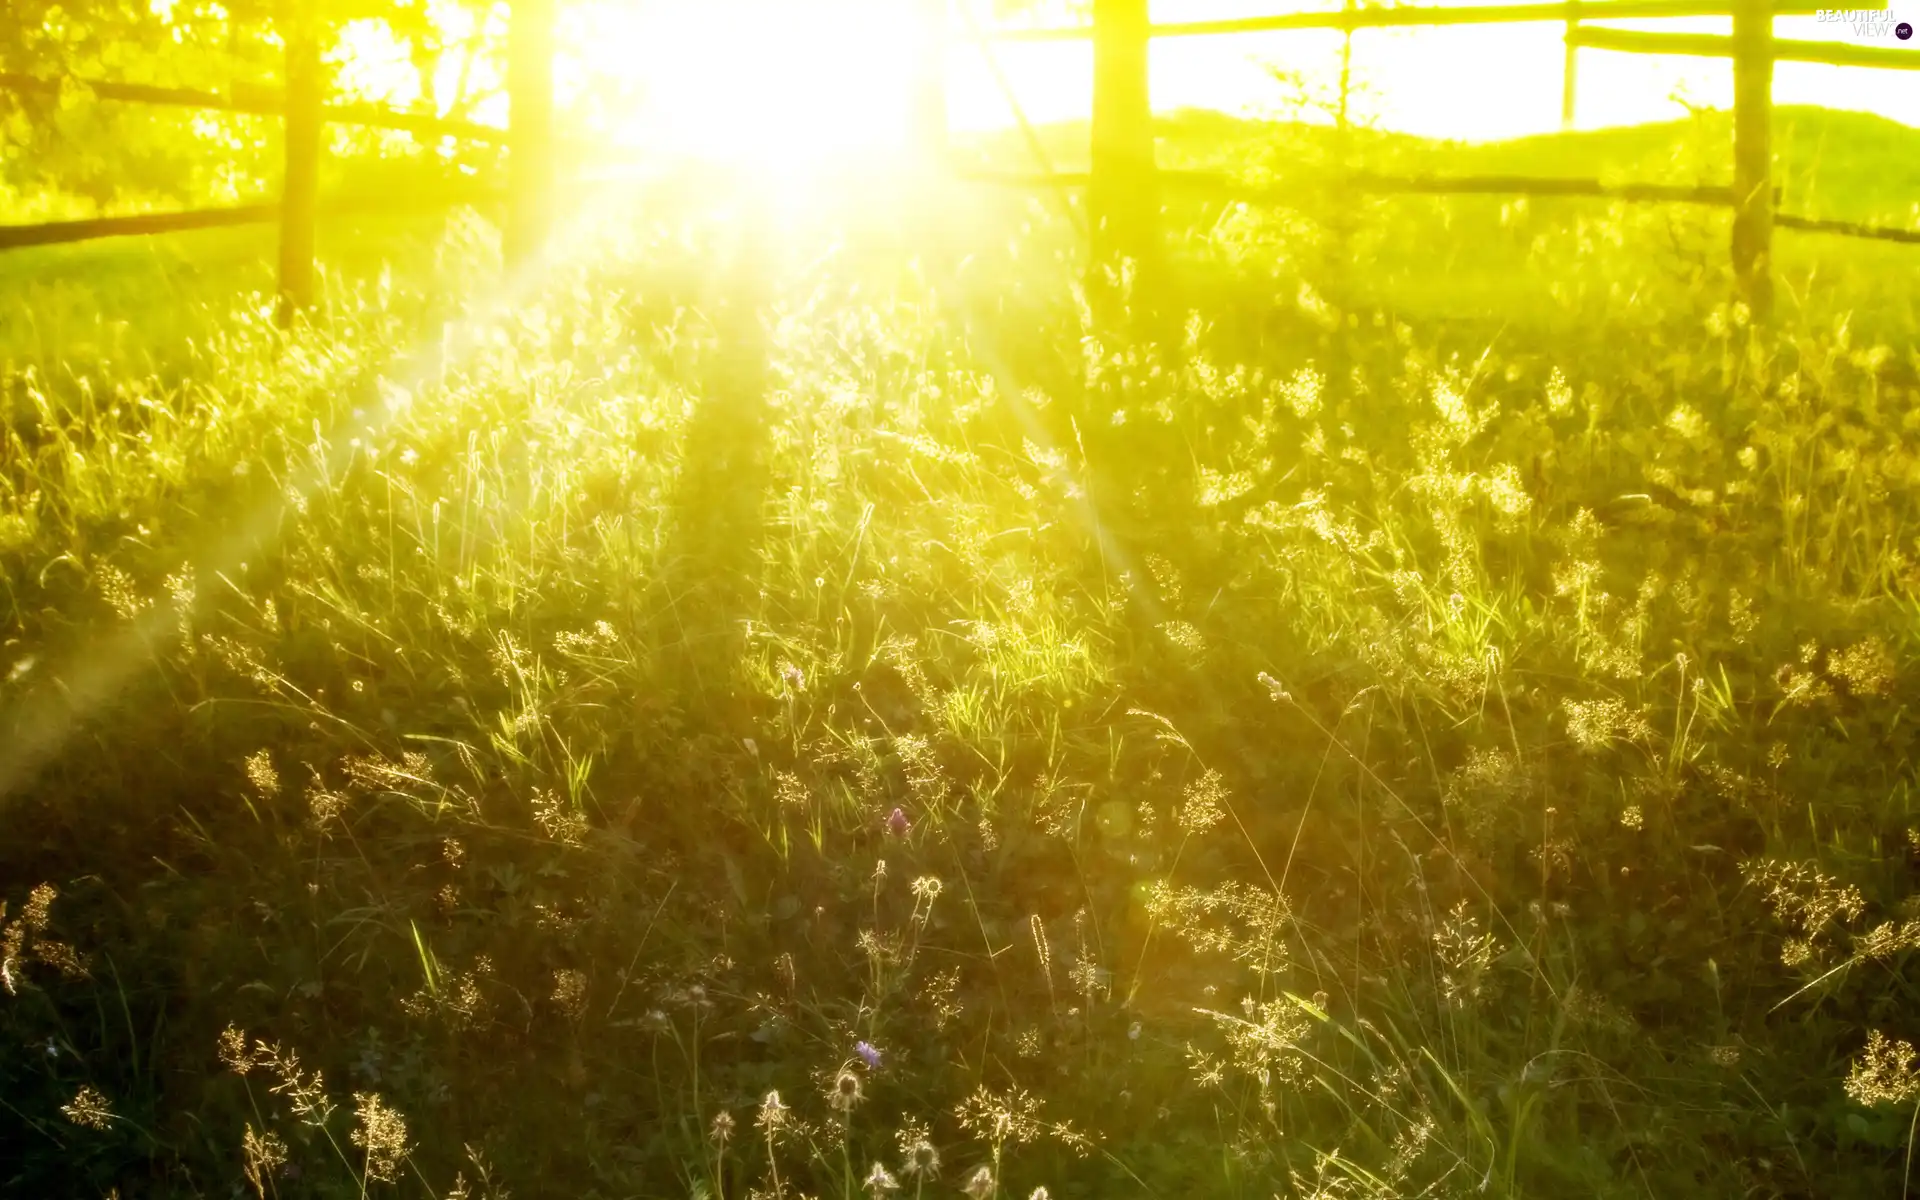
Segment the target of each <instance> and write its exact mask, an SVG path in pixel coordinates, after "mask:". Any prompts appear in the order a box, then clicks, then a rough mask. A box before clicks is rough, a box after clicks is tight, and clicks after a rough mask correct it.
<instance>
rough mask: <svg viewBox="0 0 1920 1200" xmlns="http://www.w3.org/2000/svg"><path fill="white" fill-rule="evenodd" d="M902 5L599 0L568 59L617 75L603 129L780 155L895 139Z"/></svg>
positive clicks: (800, 156) (828, 153)
mask: <svg viewBox="0 0 1920 1200" xmlns="http://www.w3.org/2000/svg"><path fill="white" fill-rule="evenodd" d="M913 18H914V6H913V5H911V4H905V3H901V2H900V0H813V2H809V3H804V4H800V3H793V2H792V0H699V2H698V3H686V2H685V0H597V2H596V3H592V4H589V5H585V6H582V9H581V10H579V11H578V13H577V16H576V17H575V21H576V24H575V27H574V32H575V34H576V37H575V38H574V39H572V40H573V42H574V45H573V47H572V49H573V50H574V52H575V53H576V54H578V55H579V58H578V59H577V60H575V62H574V63H573V65H572V71H573V72H577V78H578V79H597V78H608V77H618V78H623V79H625V80H627V81H629V84H630V87H631V89H632V94H631V96H630V100H629V104H630V106H631V111H628V112H625V113H614V114H610V117H611V120H610V126H611V127H610V128H609V129H608V130H607V131H606V132H607V133H608V134H610V135H611V136H613V137H614V138H616V139H618V140H620V141H623V142H625V143H627V144H629V145H633V146H644V147H647V148H649V149H659V150H664V151H666V152H669V153H673V154H685V155H690V156H693V157H696V158H703V159H711V160H716V161H720V162H726V163H731V164H750V165H754V166H770V167H788V168H791V167H797V166H800V165H803V164H806V163H810V162H815V161H819V160H822V159H826V160H831V159H835V158H840V157H844V156H846V155H848V154H871V153H874V152H890V151H897V150H900V149H902V148H903V147H904V146H905V145H906V142H907V138H908V137H909V135H910V130H911V116H910V114H911V95H912V88H913V82H914V79H915V77H916V74H917V70H918V67H919V61H918V55H917V48H918V46H919V44H920V43H919V33H918V29H917V26H916V23H915V21H914V19H913ZM559 82H560V85H561V86H562V87H563V88H564V87H566V86H567V85H568V84H569V82H570V80H569V79H568V78H567V77H566V75H564V74H563V76H562V78H561V79H560V81H559Z"/></svg>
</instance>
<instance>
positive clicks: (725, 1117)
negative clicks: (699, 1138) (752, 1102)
mask: <svg viewBox="0 0 1920 1200" xmlns="http://www.w3.org/2000/svg"><path fill="white" fill-rule="evenodd" d="M707 1140H708V1141H710V1142H712V1143H713V1144H714V1145H716V1146H724V1145H726V1144H727V1143H728V1142H730V1141H732V1140H733V1114H732V1113H730V1112H728V1111H726V1110H725V1109H721V1110H720V1112H719V1114H718V1115H716V1116H715V1117H714V1118H713V1124H711V1125H709V1126H707Z"/></svg>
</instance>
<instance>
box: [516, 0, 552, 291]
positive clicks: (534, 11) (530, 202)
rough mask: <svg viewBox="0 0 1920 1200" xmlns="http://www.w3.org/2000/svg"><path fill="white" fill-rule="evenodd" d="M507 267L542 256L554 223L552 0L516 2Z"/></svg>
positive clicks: (522, 263) (519, 264)
mask: <svg viewBox="0 0 1920 1200" xmlns="http://www.w3.org/2000/svg"><path fill="white" fill-rule="evenodd" d="M507 94H508V105H509V109H508V124H509V130H508V135H509V137H508V140H509V143H510V147H511V148H510V149H509V150H508V152H507V228H506V237H505V239H504V249H505V252H506V260H507V266H508V267H510V268H511V267H518V266H523V265H525V264H526V263H527V262H529V261H531V260H532V259H534V258H536V257H538V256H539V254H540V252H541V250H542V249H543V248H544V247H545V245H546V240H547V234H548V232H549V230H550V228H551V226H552V223H553V159H554V155H553V0H513V11H512V14H511V21H510V24H509V26H508V30H507Z"/></svg>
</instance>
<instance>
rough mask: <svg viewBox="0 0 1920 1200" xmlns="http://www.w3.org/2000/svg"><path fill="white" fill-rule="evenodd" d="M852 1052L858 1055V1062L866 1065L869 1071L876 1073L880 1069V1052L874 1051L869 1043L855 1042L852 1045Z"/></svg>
mask: <svg viewBox="0 0 1920 1200" xmlns="http://www.w3.org/2000/svg"><path fill="white" fill-rule="evenodd" d="M853 1052H854V1053H855V1054H858V1055H859V1056H860V1060H861V1061H862V1062H864V1063H866V1064H867V1069H868V1070H869V1071H878V1070H879V1069H880V1052H879V1051H878V1050H876V1049H874V1048H873V1046H872V1044H871V1043H868V1042H857V1043H855V1044H854V1047H853Z"/></svg>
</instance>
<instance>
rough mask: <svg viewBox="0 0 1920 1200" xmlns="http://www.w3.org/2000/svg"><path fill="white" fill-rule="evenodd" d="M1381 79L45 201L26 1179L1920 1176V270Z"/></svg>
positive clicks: (1544, 1187)
mask: <svg viewBox="0 0 1920 1200" xmlns="http://www.w3.org/2000/svg"><path fill="white" fill-rule="evenodd" d="M1781 120H1782V122H1783V125H1782V129H1781V132H1780V135H1779V138H1778V145H1779V148H1780V154H1781V164H1780V170H1781V172H1782V178H1783V179H1784V180H1785V181H1786V187H1787V199H1786V201H1785V203H1786V204H1787V206H1788V207H1789V208H1791V209H1793V210H1794V211H1799V212H1803V213H1806V214H1808V215H1814V216H1837V217H1842V218H1845V219H1855V220H1866V219H1878V220H1884V221H1901V220H1907V221H1908V222H1909V223H1910V216H1908V215H1907V214H1909V212H1910V210H1909V208H1908V207H1907V206H1908V205H1910V204H1911V203H1912V202H1913V200H1915V199H1920V182H1917V181H1916V180H1915V177H1914V175H1913V166H1912V164H1914V163H1916V162H1920V132H1916V131H1913V130H1907V129H1902V128H1901V127H1899V126H1895V125H1892V124H1891V123H1888V122H1884V121H1876V120H1874V119H1871V118H1862V117H1848V116H1844V115H1841V114H1830V113H1821V112H1817V111H1811V110H1791V109H1786V110H1782V112H1781ZM1041 133H1042V134H1043V135H1044V139H1045V140H1046V143H1047V144H1048V145H1051V146H1053V147H1055V148H1056V151H1057V157H1058V161H1059V163H1060V164H1061V165H1071V162H1070V159H1071V147H1072V146H1074V145H1077V144H1084V130H1075V129H1057V130H1055V129H1049V130H1043V131H1041ZM1330 137H1331V135H1330V133H1329V131H1327V130H1324V129H1311V128H1306V127H1295V126H1284V125H1258V124H1253V123H1233V122H1226V121H1224V120H1223V119H1219V118H1210V117H1201V116H1195V115H1183V116H1180V117H1176V118H1173V119H1171V120H1170V121H1169V122H1168V126H1167V131H1166V135H1165V138H1164V140H1163V146H1162V153H1163V160H1164V161H1166V162H1168V163H1170V164H1176V165H1197V166H1209V167H1219V166H1222V165H1225V166H1229V167H1232V168H1233V169H1235V170H1236V171H1239V172H1242V173H1244V174H1245V175H1247V176H1248V177H1249V178H1252V179H1255V180H1257V181H1259V182H1262V183H1266V184H1271V185H1273V186H1276V187H1279V186H1289V185H1294V184H1299V185H1300V187H1301V194H1302V197H1303V199H1302V201H1301V203H1300V205H1299V206H1298V207H1297V208H1286V209H1282V208H1270V207H1257V206H1250V205H1243V204H1230V203H1222V202H1217V201H1205V200H1201V199H1196V198H1192V197H1170V199H1169V202H1168V220H1169V243H1170V247H1171V267H1170V269H1169V271H1168V273H1167V275H1166V276H1165V277H1164V278H1163V279H1161V280H1159V281H1158V282H1157V287H1156V290H1155V291H1154V292H1153V293H1152V294H1144V293H1143V291H1141V290H1135V291H1133V292H1131V293H1129V292H1128V291H1127V285H1126V281H1125V280H1122V281H1120V282H1119V288H1120V294H1121V295H1122V296H1125V297H1127V302H1126V304H1125V305H1124V306H1121V307H1119V308H1116V307H1114V306H1112V305H1102V304H1098V303H1093V302H1091V301H1090V300H1089V298H1088V296H1087V294H1086V292H1085V289H1084V288H1083V287H1082V286H1081V278H1082V275H1081V271H1082V268H1083V263H1082V261H1081V250H1080V246H1081V244H1082V243H1081V230H1080V228H1079V225H1078V222H1079V221H1080V220H1082V219H1083V218H1081V217H1080V216H1078V212H1079V210H1078V208H1077V206H1076V205H1075V204H1070V203H1065V202H1063V201H1062V200H1061V199H1060V198H1058V197H1054V196H1049V195H1038V196H1031V197H1027V196H1018V195H1007V194H1001V193H995V192H990V191H986V190H980V189H964V188H959V187H956V186H954V185H951V184H945V183H940V182H937V181H930V180H925V179H922V180H917V181H906V182H894V183H886V184H873V185H871V186H866V185H863V186H861V187H859V188H857V189H855V188H847V189H840V190H829V189H824V188H823V189H822V190H821V192H820V193H819V195H818V196H817V197H816V198H815V199H814V201H813V202H811V203H808V204H793V205H787V206H771V205H768V204H767V203H765V200H764V197H756V195H755V194H754V193H753V191H752V189H743V190H728V189H727V188H725V187H723V186H721V184H719V183H714V182H709V183H708V184H706V185H702V186H701V187H698V188H693V189H683V190H681V191H672V190H661V191H653V192H646V193H641V194H626V193H618V192H613V191H606V192H603V193H596V194H595V195H594V196H593V197H592V198H591V199H590V201H588V202H586V203H585V207H586V209H587V210H588V211H586V212H585V213H584V215H582V216H581V217H580V218H579V221H578V223H577V224H576V225H575V227H574V231H573V232H572V233H571V234H570V235H569V239H568V245H567V246H566V247H565V248H564V252H563V253H561V254H559V255H558V257H557V260H556V263H555V265H554V266H553V267H552V269H551V271H550V272H549V273H547V274H546V275H545V276H544V277H541V278H539V279H533V280H529V279H521V280H515V281H509V282H508V283H506V284H503V283H502V282H501V272H500V270H499V266H498V246H497V236H496V234H495V232H494V230H493V227H492V226H491V224H490V223H489V222H488V221H487V220H485V219H484V218H483V217H482V216H481V215H479V214H475V213H472V212H461V213H457V214H455V215H454V216H452V217H450V218H448V219H447V220H445V221H434V222H420V221H401V220H397V219H394V220H383V221H368V220H363V221H360V222H348V221H345V220H341V221H337V222H334V223H332V224H330V225H329V226H327V227H326V229H325V230H323V244H322V249H323V252H324V253H325V254H326V255H327V264H326V265H327V274H326V292H327V301H326V306H325V310H324V313H323V314H322V315H320V316H318V317H316V319H314V320H313V321H312V322H310V323H305V324H302V325H301V326H300V327H298V328H296V329H294V330H292V331H291V332H289V331H283V330H281V329H279V328H278V327H276V325H275V324H274V322H273V321H272V319H271V316H272V314H271V298H270V296H269V295H268V293H267V289H268V288H269V287H270V276H269V274H268V264H267V259H268V257H269V256H270V251H271V234H270V233H269V232H258V233H252V232H237V233H219V234H195V235H182V236H177V237H172V238H167V239H160V240H155V241H149V242H124V243H105V244H101V245H97V246H87V247H79V248H71V249H62V250H46V251H31V252H21V253H17V254H12V255H9V256H6V257H5V258H3V259H0V367H3V368H4V371H3V372H0V412H3V413H4V414H5V425H4V437H0V580H4V582H5V587H6V593H5V621H4V630H5V632H4V639H3V640H4V646H3V647H0V821H4V827H5V837H4V838H3V839H0V902H3V903H4V905H5V907H4V911H0V992H3V993H4V994H0V1192H4V1193H5V1194H7V1195H19V1196H88V1197H94V1196H111V1195H118V1196H120V1197H126V1198H129V1200H131V1198H132V1197H136V1196H168V1197H172V1196H216V1195H217V1196H223V1197H225V1196H259V1197H262V1198H266V1197H306V1196H312V1197H365V1196H381V1195H404V1196H430V1197H435V1198H445V1200H451V1198H453V1197H461V1198H463V1200H469V1198H479V1197H505V1196H507V1195H510V1194H511V1195H514V1196H519V1197H522V1198H526V1197H544V1196H567V1197H603V1198H613V1197H687V1196H693V1197H706V1198H710V1200H722V1198H725V1197H739V1198H742V1200H745V1198H749V1197H793V1198H796V1200H797V1198H798V1197H802V1196H812V1197H828V1196H836V1197H852V1196H855V1195H858V1194H871V1195H874V1196H882V1195H886V1194H889V1193H893V1194H898V1195H902V1196H913V1197H915V1198H916V1200H918V1198H920V1197H932V1196H953V1195H956V1194H965V1195H969V1196H972V1197H974V1198H975V1200H980V1198H982V1197H988V1196H996V1197H998V1196H1005V1197H1036V1196H1042V1195H1044V1196H1049V1197H1090V1198H1091V1197H1100V1198H1106V1197H1123V1196H1158V1197H1235V1198H1238V1197H1261V1198H1265V1197H1275V1196H1285V1197H1314V1198H1333V1197H1375V1198H1386V1197H1415V1196H1434V1197H1438V1196H1499V1197H1517V1196H1537V1197H1560V1196H1597V1197H1612V1196H1621V1197H1626V1196H1653V1197H1668V1196H1680V1195H1706V1196H1728V1197H1749V1196H1751V1197H1815V1196H1818V1197H1886V1196H1896V1195H1902V1194H1904V1192H1905V1190H1906V1188H1907V1187H1908V1186H1909V1182H1910V1180H1911V1176H1912V1161H1911V1160H1912V1158H1913V1151H1914V1146H1915V1142H1916V1135H1915V1124H1916V1120H1920V1062H1917V1061H1916V1060H1917V1057H1920V1056H1916V1052H1915V1050H1914V1047H1913V1045H1912V1040H1913V1039H1915V1038H1916V1036H1920V1022H1917V1021H1916V1016H1915V1014H1916V1013H1917V1012H1920V1007H1916V1004H1915V975H1914V971H1913V965H1914V962H1915V953H1916V950H1920V898H1917V897H1920V894H1917V893H1916V887H1915V884H1916V878H1917V872H1920V801H1916V797H1915V794H1914V788H1915V777H1914V765H1915V755H1914V746H1913V732H1912V731H1913V722H1912V720H1911V718H1910V714H1909V712H1908V706H1909V705H1910V704H1911V703H1912V702H1913V700H1914V698H1915V697H1916V695H1920V691H1916V689H1917V688H1920V680H1916V678H1915V675H1914V669H1913V661H1914V657H1913V653H1914V644H1915V638H1916V636H1917V635H1920V626H1917V625H1916V621H1917V620H1920V504H1917V503H1916V497H1917V493H1916V486H1917V485H1920V454H1917V453H1916V451H1915V449H1914V446H1915V444H1916V443H1915V439H1914V432H1915V430H1916V429H1917V428H1920V341H1916V338H1915V331H1916V329H1917V328H1920V320H1917V318H1916V314H1915V310H1914V288H1913V286H1912V280H1914V279H1915V278H1916V274H1915V272H1916V269H1917V268H1920V259H1916V258H1915V257H1914V251H1913V248H1911V247H1903V246H1887V245H1869V244H1865V243H1852V242H1845V241H1840V240H1838V239H1833V238H1826V237H1821V236H1817V235H1808V234H1794V233H1790V232H1784V231H1783V232H1782V233H1780V234H1779V235H1778V237H1779V262H1778V270H1779V274H1780V279H1781V296H1782V300H1781V312H1780V314H1779V316H1778V318H1777V320H1776V321H1775V322H1774V323H1773V324H1772V325H1771V326H1766V327H1763V326H1761V325H1760V324H1758V323H1756V322H1754V321H1753V320H1751V319H1750V318H1749V315H1748V314H1747V313H1746V312H1745V311H1744V310H1743V309H1741V308H1740V307H1739V306H1737V305H1734V304H1731V303H1729V301H1728V297H1729V296H1730V294H1731V283H1730V281H1729V279H1728V278H1727V270H1726V267H1725V259H1726V256H1725V243H1726V222H1727V217H1726V216H1725V214H1724V213H1722V212H1719V211H1717V210H1712V209H1704V208H1702V209H1686V208H1660V207H1645V206H1629V205H1624V204H1612V203H1608V202H1604V201H1594V200H1571V199H1562V200H1551V201H1546V200H1535V201H1533V202H1530V203H1522V202H1517V201H1511V200H1506V201H1503V200H1501V199H1498V198H1485V199H1481V198H1461V199H1450V200H1449V199H1433V198H1378V199H1369V200H1366V201H1362V202H1352V201H1349V200H1344V199H1341V198H1339V197H1337V196H1334V195H1332V194H1330V193H1327V192H1326V191H1325V190H1324V189H1318V190H1316V189H1315V188H1314V187H1313V186H1311V184H1312V182H1313V175H1314V172H1316V171H1324V169H1325V168H1326V167H1327V165H1328V163H1329V162H1330V161H1331V156H1332V155H1334V154H1335V150H1334V149H1333V148H1332V146H1331V143H1330ZM1724 141H1725V130H1724V126H1723V125H1721V126H1715V125H1714V124H1713V121H1712V119H1710V118H1702V119H1701V120H1700V121H1697V122H1691V123H1685V124H1679V125H1673V126H1663V127H1648V128H1644V129H1638V130H1628V131H1617V132H1613V133H1607V134H1593V135H1572V136H1571V137H1567V138H1545V139H1531V140H1529V141H1528V142H1526V143H1514V144H1507V145H1501V146H1490V147H1459V146H1439V145H1434V144H1430V143H1418V142H1414V141H1411V140H1409V139H1395V138H1388V137H1378V138H1376V137H1372V136H1368V137H1366V138H1363V139H1362V140H1361V145H1360V146H1359V147H1358V148H1357V149H1356V148H1354V147H1351V146H1346V147H1342V148H1341V149H1340V150H1339V153H1341V154H1350V153H1357V154H1359V155H1361V156H1363V157H1364V158H1366V159H1367V160H1368V161H1370V162H1373V163H1376V164H1378V165H1379V166H1381V167H1382V168H1393V169H1464V170H1489V171H1491V170H1540V171H1549V170H1553V169H1556V168H1559V167H1562V166H1564V165H1565V164H1571V163H1575V162H1580V163H1589V162H1592V161H1593V160H1594V158H1595V156H1596V155H1600V156H1603V157H1606V158H1607V160H1608V162H1610V163H1612V164H1614V165H1613V166H1611V167H1609V170H1618V171H1620V172H1621V173H1622V174H1623V176H1627V177H1636V178H1647V177H1649V173H1652V175H1653V177H1655V178H1660V179H1673V180H1677V181H1682V182H1696V181H1698V180H1699V179H1700V178H1703V177H1711V176H1713V175H1714V174H1715V170H1714V164H1718V163H1720V162H1721V161H1722V160H1721V158H1719V157H1717V156H1719V155H1721V154H1723V153H1724ZM1010 146H1014V147H1017V143H1011V142H1010V143H1009V144H1008V145H1000V146H988V145H982V146H980V147H977V148H976V149H977V150H978V151H979V153H981V154H983V155H995V154H998V155H1006V154H1009V153H1011V150H1010V149H1009V147H1010ZM1316 197H1318V198H1316Z"/></svg>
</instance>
